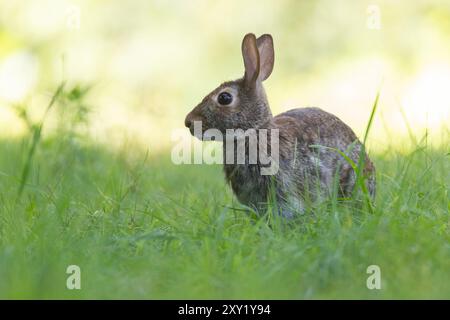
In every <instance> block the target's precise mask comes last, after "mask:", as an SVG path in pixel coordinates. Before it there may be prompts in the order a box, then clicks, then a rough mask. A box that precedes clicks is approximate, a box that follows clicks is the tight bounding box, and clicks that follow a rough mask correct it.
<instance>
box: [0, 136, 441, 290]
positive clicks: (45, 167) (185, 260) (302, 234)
mask: <svg viewBox="0 0 450 320" xmlns="http://www.w3.org/2000/svg"><path fill="white" fill-rule="evenodd" d="M33 132H34V131H33V130H32V129H30V134H29V136H26V137H24V138H23V139H16V140H14V139H7V140H6V139H0V298H7V299H10V298H25V299H29V298H42V299H48V298H102V299H108V298H127V299H129V298H138V299H141V298H142V299H165V298H179V299H187V298H219V299H220V298H227V299H233V298H235V299H254V298H270V299H305V298H306V299H308V298H363V299H366V298H367V299H373V298H402V299H407V298H450V285H449V283H450V232H449V231H450V230H449V223H450V218H449V210H450V202H449V193H448V187H449V181H450V161H449V160H450V155H449V149H448V148H444V147H441V148H431V147H429V146H427V145H426V143H425V142H424V141H422V143H419V144H416V145H415V146H414V147H413V148H411V149H410V151H404V152H399V151H395V150H390V151H386V152H385V153H383V154H373V155H371V157H372V158H373V160H374V163H375V165H376V167H377V175H378V177H377V178H378V190H377V199H376V201H375V205H374V208H373V213H370V212H369V210H366V209H364V206H357V205H355V203H352V202H351V201H350V202H344V203H335V202H331V201H330V203H324V204H322V205H320V206H317V207H316V208H315V210H314V212H309V213H307V214H305V215H303V216H302V217H301V218H299V219H298V220H297V221H296V222H295V223H293V224H284V223H280V222H278V223H274V224H271V225H269V224H268V222H267V219H265V218H261V219H256V218H255V217H253V216H250V215H248V214H246V212H244V211H243V210H242V207H241V206H239V204H238V203H237V202H236V200H234V199H233V197H232V194H231V191H230V189H229V187H228V186H226V185H225V182H224V178H223V174H222V168H221V167H220V166H208V165H182V166H176V165H174V164H172V163H171V161H170V157H169V152H167V153H160V154H153V153H152V152H149V153H146V152H144V151H142V150H140V149H139V148H135V147H133V146H132V145H128V146H124V147H123V148H122V149H121V150H118V151H114V152H113V151H108V150H107V149H106V148H105V147H102V146H100V145H96V144H95V143H93V142H92V141H90V140H89V139H88V138H86V137H85V136H83V135H81V136H79V135H77V134H74V132H72V131H64V130H62V131H61V132H58V133H57V134H53V135H47V136H45V135H44V136H43V137H42V138H41V139H40V140H39V141H38V143H36V145H35V146H34V147H33V145H34V144H35V143H34V142H33V141H34V138H33V136H34V135H33ZM30 148H35V150H34V151H33V154H32V156H30ZM25 168H27V169H26V170H27V174H26V181H24V178H23V172H24V169H25ZM22 185H23V186H22ZM18 195H19V196H18ZM358 208H359V209H358ZM71 264H76V265H78V266H80V268H81V287H82V288H81V290H68V289H67V288H66V279H67V277H68V275H67V274H66V268H67V266H68V265H71ZM374 264H375V265H378V266H380V268H381V277H382V289H381V290H368V289H367V287H366V279H367V277H368V276H369V275H368V274H367V273H366V269H367V267H368V266H369V265H374Z"/></svg>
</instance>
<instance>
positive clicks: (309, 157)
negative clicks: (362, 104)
mask: <svg viewBox="0 0 450 320" xmlns="http://www.w3.org/2000/svg"><path fill="white" fill-rule="evenodd" d="M242 56H243V60H244V67H245V73H244V76H243V77H242V78H240V79H238V80H234V81H228V82H224V83H223V84H221V85H220V86H219V87H217V88H216V89H214V90H213V91H212V92H211V93H210V94H208V95H207V96H206V97H205V98H204V99H203V100H202V101H201V102H200V104H198V105H197V106H196V107H195V108H194V109H193V110H192V111H191V112H190V113H189V114H188V115H187V116H186V119H185V126H186V127H187V128H189V129H190V131H191V134H193V135H194V132H193V131H194V128H193V127H194V124H195V122H198V123H200V124H201V131H202V133H204V132H205V131H206V130H208V129H211V128H214V129H217V130H219V131H220V132H221V133H223V134H225V132H226V130H227V129H242V130H249V129H254V130H255V131H261V130H262V129H266V130H274V129H275V130H278V141H277V144H275V146H276V147H277V148H278V150H279V151H278V153H279V156H278V157H279V159H278V167H279V168H278V171H277V172H276V174H274V175H263V174H261V171H262V169H263V168H264V167H265V165H263V164H262V163H260V162H259V160H258V161H257V162H256V163H253V164H252V163H250V162H249V159H248V157H247V156H246V157H245V161H244V163H228V162H226V161H225V160H224V172H225V179H226V181H227V182H228V183H229V184H230V185H231V188H232V190H233V192H234V194H235V196H236V197H237V199H238V200H239V202H241V203H242V204H244V205H246V206H247V207H250V208H252V209H253V210H255V211H256V212H257V213H259V214H262V213H264V212H265V211H266V210H267V208H268V201H269V199H270V197H271V196H273V197H274V200H275V203H276V207H277V209H278V210H277V212H278V213H279V214H280V215H281V216H282V217H284V218H292V217H294V216H296V215H298V214H303V213H304V212H305V208H306V205H307V204H308V203H315V202H316V201H319V200H320V199H324V198H326V197H327V196H329V195H330V192H331V190H333V184H334V183H337V185H338V193H339V196H341V197H349V196H350V195H351V194H352V191H353V189H354V186H355V182H356V174H355V172H354V170H353V168H352V166H351V165H350V163H349V162H348V161H346V160H345V159H344V157H343V156H342V155H340V154H339V152H337V151H336V150H339V151H341V152H343V153H345V154H346V156H347V157H348V158H350V159H351V160H352V161H353V162H354V163H356V164H358V161H359V157H360V154H363V157H364V161H363V164H364V168H363V169H364V170H363V172H364V177H365V183H366V186H367V189H368V191H369V193H370V195H371V198H372V199H373V197H374V196H375V189H376V183H375V167H374V165H373V163H372V161H371V160H370V159H369V157H368V155H367V154H366V153H365V150H364V149H363V146H362V144H361V142H360V141H359V140H358V138H357V137H356V135H355V133H354V132H353V131H352V129H351V128H350V127H349V126H347V125H346V124H345V123H344V122H342V121H341V120H340V119H339V118H337V117H336V116H334V115H332V114H330V113H328V112H326V111H323V110H321V109H319V108H316V107H307V108H297V109H292V110H289V111H287V112H284V113H281V114H279V115H277V116H275V117H274V116H273V115H272V112H271V110H270V107H269V103H268V100H267V97H266V93H265V90H264V88H263V85H262V82H263V81H264V80H266V79H267V78H268V77H269V76H270V74H271V73H272V70H273V66H274V58H275V56H274V47H273V39H272V36H271V35H270V34H264V35H262V36H260V37H259V38H256V37H255V35H254V34H253V33H249V34H246V35H245V37H244V39H243V41H242ZM200 139H201V137H200ZM269 140H270V139H268V141H269ZM271 142H272V141H271ZM233 143H235V141H234V142H233ZM226 144H227V143H225V142H224V143H223V150H224V152H223V156H224V159H225V158H226V157H227V150H226V148H225V145H226ZM247 144H248V142H247ZM247 144H246V146H247ZM322 146H323V147H322ZM271 149H273V145H272V144H270V143H268V142H267V150H266V153H269V152H271ZM232 152H234V154H232V155H231V157H232V158H233V159H236V157H237V155H236V152H237V149H236V148H235V149H234V150H233V151H232ZM228 156H230V154H228ZM347 160H348V159H347Z"/></svg>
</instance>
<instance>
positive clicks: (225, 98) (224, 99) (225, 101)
mask: <svg viewBox="0 0 450 320" xmlns="http://www.w3.org/2000/svg"><path fill="white" fill-rule="evenodd" d="M217 101H218V102H219V103H220V104H221V105H224V106H226V105H229V104H230V103H231V102H232V101H233V96H232V95H231V94H230V93H228V92H225V91H224V92H221V93H220V94H219V96H218V97H217Z"/></svg>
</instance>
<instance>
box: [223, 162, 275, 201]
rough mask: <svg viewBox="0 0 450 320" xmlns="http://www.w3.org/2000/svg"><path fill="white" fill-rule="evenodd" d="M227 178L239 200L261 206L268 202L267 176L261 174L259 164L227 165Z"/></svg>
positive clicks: (225, 167) (225, 168) (225, 169)
mask: <svg viewBox="0 0 450 320" xmlns="http://www.w3.org/2000/svg"><path fill="white" fill-rule="evenodd" d="M224 171H225V178H226V180H227V182H228V183H230V185H231V188H232V189H233V192H234V194H235V195H236V197H237V198H238V200H239V201H240V202H241V203H243V204H245V205H248V206H251V207H254V208H259V207H260V206H261V205H262V204H264V203H266V202H267V192H268V181H267V179H268V178H267V176H264V175H261V171H260V168H259V166H258V165H225V166H224Z"/></svg>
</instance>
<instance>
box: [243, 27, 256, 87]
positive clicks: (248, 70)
mask: <svg viewBox="0 0 450 320" xmlns="http://www.w3.org/2000/svg"><path fill="white" fill-rule="evenodd" d="M242 57H243V58H244V66H245V76H244V79H245V84H246V85H247V86H253V85H254V84H255V83H256V80H257V79H258V75H259V52H258V47H257V45H256V37H255V35H254V34H253V33H248V34H246V35H245V37H244V40H242Z"/></svg>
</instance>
